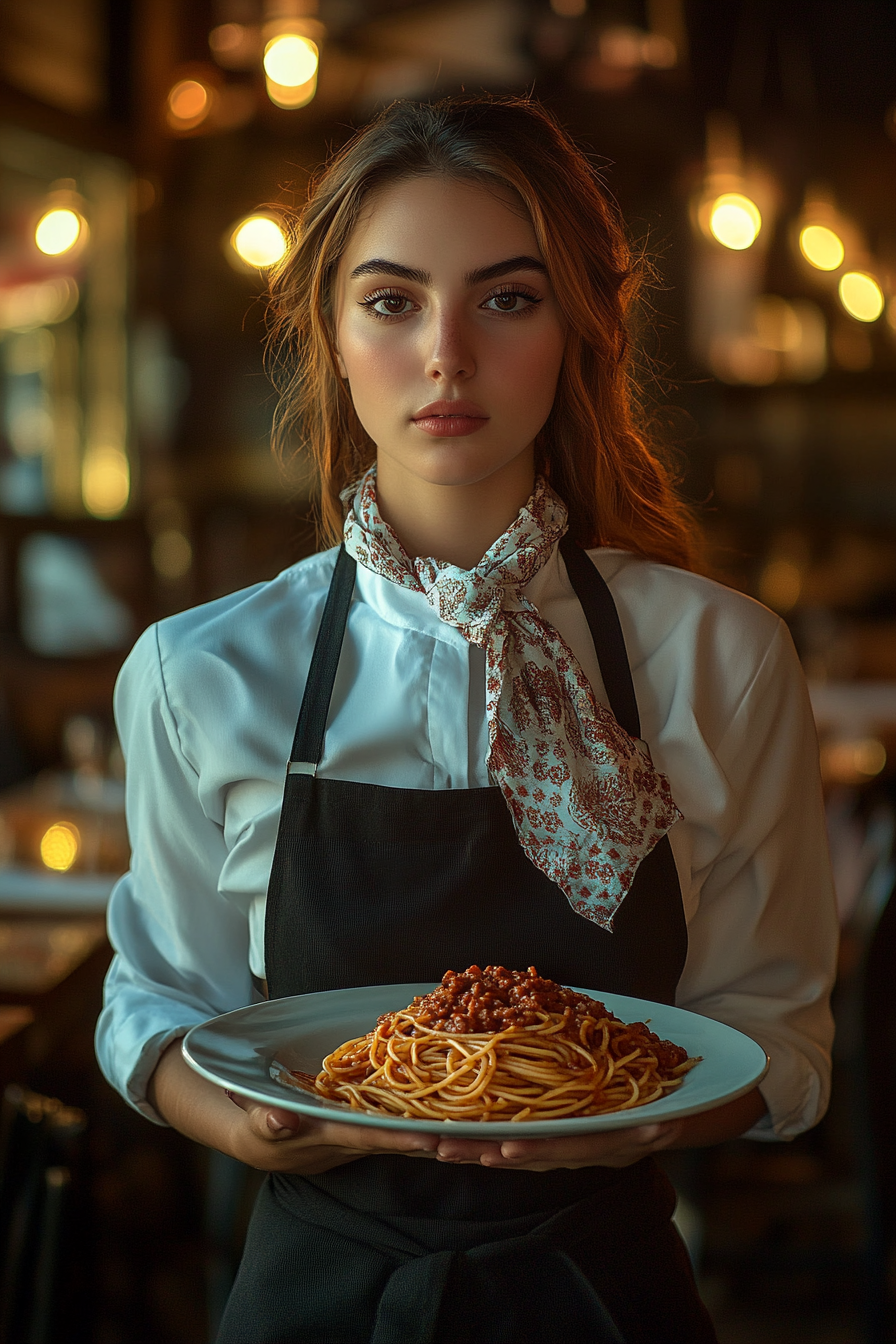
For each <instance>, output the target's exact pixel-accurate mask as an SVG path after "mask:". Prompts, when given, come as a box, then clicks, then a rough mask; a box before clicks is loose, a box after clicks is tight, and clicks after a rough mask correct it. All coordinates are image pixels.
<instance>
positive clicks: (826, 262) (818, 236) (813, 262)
mask: <svg viewBox="0 0 896 1344" xmlns="http://www.w3.org/2000/svg"><path fill="white" fill-rule="evenodd" d="M800 251H801V252H802V254H803V256H804V257H805V258H806V260H807V261H808V263H809V265H810V266H814V267H815V268H816V269H817V270H819V271H836V269H837V267H838V266H840V265H841V264H842V262H843V258H844V256H845V255H846V249H845V248H844V246H843V242H842V239H840V238H839V237H838V235H837V234H836V233H835V232H834V230H833V229H829V228H827V227H826V226H825V225H824V224H807V225H806V227H805V228H804V229H801V230H800Z"/></svg>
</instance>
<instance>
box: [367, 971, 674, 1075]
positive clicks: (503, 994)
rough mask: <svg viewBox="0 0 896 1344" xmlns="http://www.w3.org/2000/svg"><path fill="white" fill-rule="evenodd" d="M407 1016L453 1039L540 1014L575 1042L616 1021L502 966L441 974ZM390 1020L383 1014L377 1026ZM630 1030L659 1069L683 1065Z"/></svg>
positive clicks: (570, 994) (652, 1038)
mask: <svg viewBox="0 0 896 1344" xmlns="http://www.w3.org/2000/svg"><path fill="white" fill-rule="evenodd" d="M409 1011H410V1012H411V1013H412V1015H413V1016H414V1017H415V1018H416V1019H417V1020H418V1021H419V1022H420V1024H421V1025H425V1026H427V1027H430V1028H432V1029H434V1030H436V1031H446V1032H454V1033H457V1034H458V1035H467V1034H470V1033H473V1032H490V1031H504V1030H505V1029H506V1028H507V1027H514V1026H517V1027H528V1026H531V1025H533V1024H534V1023H536V1022H538V1021H539V1018H540V1016H541V1014H543V1013H560V1014H562V1015H563V1016H564V1017H566V1019H567V1025H566V1027H565V1028H564V1031H563V1035H566V1036H569V1037H571V1038H572V1039H574V1040H578V1039H579V1031H580V1028H581V1025H582V1022H583V1021H584V1020H585V1018H592V1019H597V1020H600V1019H601V1018H609V1019H610V1020H611V1021H613V1022H618V1021H619V1020H620V1019H619V1018H618V1017H616V1016H615V1014H613V1013H611V1012H610V1011H609V1010H608V1009H607V1008H606V1007H605V1006H604V1005H603V1004H602V1003H599V1002H598V1000H597V999H592V998H589V997H588V995H587V994H577V993H576V992H575V990H572V989H566V988H565V986H563V985H558V984H557V982H556V980H546V979H545V978H544V977H543V976H540V975H539V974H538V972H537V971H536V969H535V967H534V966H530V967H529V969H528V970H526V971H508V970H507V969H506V968H505V967H504V966H486V968H485V970H482V969H481V967H479V966H469V967H467V969H466V970H465V971H446V972H445V974H444V975H443V976H442V983H441V984H440V985H439V986H438V987H437V988H436V989H433V990H430V992H429V993H428V994H421V995H418V996H417V998H415V999H414V1002H413V1003H412V1004H411V1005H410V1009H409ZM391 1016H392V1014H391V1013H386V1014H384V1016H383V1017H382V1018H380V1021H381V1022H382V1021H384V1020H386V1019H388V1018H390V1017H391ZM633 1025H634V1026H635V1027H636V1028H637V1030H638V1035H639V1037H642V1040H643V1041H644V1043H645V1044H646V1043H647V1042H649V1043H650V1045H651V1046H652V1047H653V1049H654V1052H655V1054H656V1056H657V1060H658V1062H659V1064H660V1066H661V1067H664V1068H676V1067H677V1066H678V1065H679V1064H683V1063H684V1061H685V1060H686V1059H687V1057H688V1053H687V1051H686V1050H684V1049H682V1047H681V1046H678V1045H674V1044H673V1043H672V1042H671V1041H661V1040H660V1038H659V1037H658V1036H656V1035H654V1033H653V1032H652V1031H649V1030H648V1028H647V1027H646V1026H645V1025H644V1024H643V1023H635V1024H633ZM642 1033H643V1036H642Z"/></svg>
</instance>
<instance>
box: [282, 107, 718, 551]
mask: <svg viewBox="0 0 896 1344" xmlns="http://www.w3.org/2000/svg"><path fill="white" fill-rule="evenodd" d="M422 175H443V176H446V177H450V178H454V179H457V180H459V181H463V182H469V183H475V184H479V185H481V186H483V187H485V188H487V189H489V190H492V191H494V190H495V189H496V188H500V189H504V190H506V189H508V188H509V189H510V190H511V191H512V192H514V193H515V194H516V195H517V196H518V197H519V198H520V199H521V200H522V202H523V204H524V206H525V208H526V210H527V211H528V214H529V218H530V219H531V221H532V226H533V228H534V231H535V235H536V238H537V240H538V245H539V248H540V251H541V255H542V258H543V260H544V263H545V266H546V267H547V270H548V274H549V276H550V279H551V283H552V285H553V288H554V293H555V295H556V297H557V302H558V304H559V306H560V309H561V311H562V313H563V316H564V318H565V321H566V327H567V337H566V348H565V352H564V358H563V364H562V369H561V373H560V379H559V383H558V386H557V393H556V397H555V400H554V405H553V407H552V409H551V413H550V416H549V417H548V420H547V422H546V423H545V425H544V426H543V428H542V430H541V431H540V433H539V435H538V438H537V440H536V444H535V448H536V463H537V467H538V470H540V471H541V472H542V473H543V474H544V475H545V476H546V477H547V479H548V480H549V481H550V483H551V485H552V486H553V488H554V489H555V490H556V491H557V493H558V494H559V495H560V497H561V498H562V499H563V500H564V501H565V503H566V505H567V508H568V509H569V525H570V531H571V533H572V535H573V537H574V538H575V539H576V540H577V541H578V542H580V543H581V544H582V545H583V546H618V547H621V548H622V549H624V550H629V551H634V552H637V553H639V554H641V555H644V556H647V557H649V558H650V559H654V560H659V561H661V562H664V563H667V564H673V565H678V566H681V567H683V568H686V569H692V568H695V567H696V563H697V556H698V551H699V532H698V528H697V524H696V522H695V519H694V517H693V515H692V513H691V511H690V509H689V508H688V506H687V505H686V504H685V503H684V502H683V501H682V500H681V499H680V498H679V497H678V495H677V494H676V491H675V483H674V480H673V477H672V474H671V472H670V470H669V468H668V467H667V466H666V465H664V463H663V461H662V460H661V457H660V454H659V452H658V450H657V447H656V446H655V445H653V444H651V442H650V441H649V435H648V433H647V431H646V430H645V428H644V425H643V423H642V422H641V417H640V414H639V410H638V407H639V401H638V397H637V396H636V392H637V387H636V384H635V380H634V378H633V372H632V347H631V336H630V329H629V323H630V318H631V310H632V305H633V303H634V301H635V298H636V295H637V292H638V289H639V286H640V283H641V267H640V265H639V263H638V261H637V259H636V258H635V257H634V255H633V253H632V249H631V248H630V246H629V244H628V242H627V239H626V235H625V230H624V228H623V225H622V222H621V219H620V216H619V212H618V209H617V207H616V205H615V204H614V202H613V201H612V200H611V199H610V197H609V196H608V194H607V192H606V191H605V189H604V188H603V186H602V184H601V182H600V180H599V178H598V176H597V174H596V172H595V171H594V169H593V168H592V166H591V164H590V163H589V162H588V160H587V159H586V157H585V156H584V155H583V154H582V153H581V152H580V150H579V149H578V148H577V147H576V145H575V144H574V143H573V142H572V140H571V139H570V138H569V136H568V135H566V133H565V132H564V131H563V130H562V129H561V128H560V126H559V125H558V124H557V122H556V121H555V120H554V119H553V118H552V117H551V116H550V115H549V114H548V113H547V112H546V111H545V109H544V108H543V107H541V106H540V105H539V104H538V103H537V102H534V101H532V100H530V99H523V98H499V97H478V98H466V97H464V98H446V99H444V100H443V101H440V102H437V103H415V102H399V103H395V104H393V106H391V107H389V108H387V109H386V110H385V111H384V112H382V113H381V114H380V115H379V116H378V117H377V118H376V120H374V121H373V122H372V123H371V124H370V125H369V126H367V127H365V128H364V129H363V130H361V131H360V132H358V133H357V134H356V135H355V136H354V138H353V139H352V140H351V141H350V142H349V143H348V144H347V145H346V146H345V147H344V148H343V149H342V150H341V151H340V152H339V153H337V154H336V155H335V157H334V158H333V159H332V160H331V161H330V163H329V164H328V165H327V166H326V168H325V169H324V170H323V172H322V174H321V175H320V177H319V178H318V180H317V181H315V182H313V183H312V186H311V189H310V192H309V195H308V201H307V204H306V206H305V208H304V209H303V210H302V211H301V212H299V213H297V214H296V215H295V217H294V218H293V219H292V220H290V221H289V229H290V234H291V237H290V246H289V248H288V250H287V253H286V255H285V258H284V260H283V262H282V263H281V264H280V265H279V267H278V268H277V269H276V270H275V271H274V273H273V275H272V277H271V283H270V303H269V309H268V312H269V323H268V360H269V364H268V367H269V370H270V372H271V376H272V377H273V379H274V382H275V385H276V386H277V388H278V391H279V393H280V396H279V402H278V407H277V411H276V414H275V419H274V446H275V449H276V450H277V451H278V452H279V453H280V454H281V456H287V457H288V456H289V455H290V453H291V452H294V451H295V450H296V449H298V448H300V447H305V448H307V450H308V451H310V453H311V455H312V457H313V459H314V461H315V464H316V467H317V471H318V474H319V481H320V496H319V523H320V532H321V534H322V539H323V540H324V541H325V542H326V543H328V544H332V543H333V542H335V541H338V540H339V538H340V537H341V535H342V507H341V502H340V498H339V495H340V491H342V490H343V489H344V488H345V487H346V486H347V485H350V484H351V483H352V482H353V481H355V480H357V479H358V478H359V477H360V476H361V475H362V474H363V472H364V471H365V470H366V469H367V468H368V467H369V466H370V465H371V463H372V462H373V460H374V457H375V453H376V449H375V445H374V443H373V441H372V440H371V439H370V437H369V435H368V434H367V433H366V431H365V430H364V428H363V427H362V425H361V423H360V421H359V419H358V417H357V415H356V413H355V409H354V406H353V405H352V401H351V396H350V394H349V392H348V389H347V387H346V384H345V383H344V381H343V379H342V378H341V377H340V375H339V369H338V365H337V361H336V351H335V331H334V313H333V301H334V300H333V295H334V285H335V278H336V270H337V266H338V264H339V260H340V258H341V256H342V254H343V252H344V251H345V248H346V245H347V243H348V240H349V237H350V236H351V233H352V230H353V229H354V227H355V224H356V222H357V220H358V216H359V214H360V212H361V209H362V207H363V205H364V203H365V201H366V200H367V199H368V198H369V196H370V194H371V193H372V192H375V191H376V190H378V189H379V188H381V187H383V186H385V185H387V184H390V183H393V182H396V181H400V180H402V179H405V178H409V177H419V176H422Z"/></svg>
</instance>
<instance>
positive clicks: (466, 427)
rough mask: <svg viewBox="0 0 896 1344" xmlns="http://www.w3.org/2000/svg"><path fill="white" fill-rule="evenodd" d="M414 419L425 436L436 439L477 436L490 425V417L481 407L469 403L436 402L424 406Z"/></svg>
mask: <svg viewBox="0 0 896 1344" xmlns="http://www.w3.org/2000/svg"><path fill="white" fill-rule="evenodd" d="M412 418H413V423H414V424H415V425H416V426H417V428H418V429H422V430H423V433H424V434H432V435H434V436H435V437H436V438H441V439H453V438H462V437H463V436H464V435H465V434H475V433H476V431H477V430H478V429H482V427H483V425H487V424H488V419H489V418H488V416H487V415H486V414H485V411H483V410H482V409H481V408H480V407H479V406H476V405H475V404H474V403H471V402H468V401H457V402H450V401H436V402H433V403H432V404H431V405H429V406H424V407H423V408H422V410H420V411H418V412H417V414H416V415H415V416H413V417H412Z"/></svg>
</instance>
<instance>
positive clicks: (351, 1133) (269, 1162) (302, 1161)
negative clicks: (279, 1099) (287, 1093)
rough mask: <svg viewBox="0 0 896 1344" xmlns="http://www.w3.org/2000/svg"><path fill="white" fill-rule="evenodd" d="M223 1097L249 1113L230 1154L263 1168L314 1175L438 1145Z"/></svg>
mask: <svg viewBox="0 0 896 1344" xmlns="http://www.w3.org/2000/svg"><path fill="white" fill-rule="evenodd" d="M225 1096H227V1097H229V1098H230V1100H231V1101H232V1102H235V1103H236V1105H237V1106H238V1107H239V1108H240V1109H241V1110H242V1112H243V1114H244V1115H245V1117H246V1120H245V1123H243V1124H241V1125H240V1127H239V1129H238V1130H237V1132H236V1134H235V1136H234V1137H235V1143H236V1146H237V1147H238V1151H233V1152H232V1156H233V1157H238V1158H239V1159H240V1161H241V1162H245V1163H247V1165H248V1166H250V1167H257V1168H258V1169H259V1170H260V1171H281V1172H290V1173H292V1174H294V1175H303V1176H315V1175H317V1174H318V1173H319V1172H321V1171H329V1170H330V1168H331V1167H340V1166H342V1165H343V1164H344V1163H346V1162H354V1160H355V1159H356V1158H358V1157H372V1156H373V1155H374V1154H380V1155H382V1154H388V1153H403V1154H404V1155H406V1156H409V1157H413V1156H415V1155H421V1154H422V1156H424V1157H428V1156H430V1155H433V1156H434V1155H435V1150H436V1147H437V1146H438V1141H439V1139H438V1135H437V1134H414V1133H408V1132H405V1131H403V1130H399V1129H375V1128H373V1127H372V1126H369V1125H351V1124H342V1123H339V1122H334V1121H332V1120H315V1119H313V1118H312V1117H311V1116H309V1115H296V1114H295V1112H294V1111H286V1110H284V1109H283V1108H282V1107H280V1106H270V1105H265V1106H262V1105H259V1103H258V1102H255V1101H252V1100H250V1098H249V1097H241V1096H240V1095H239V1094H238V1093H236V1092H227V1093H225Z"/></svg>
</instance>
